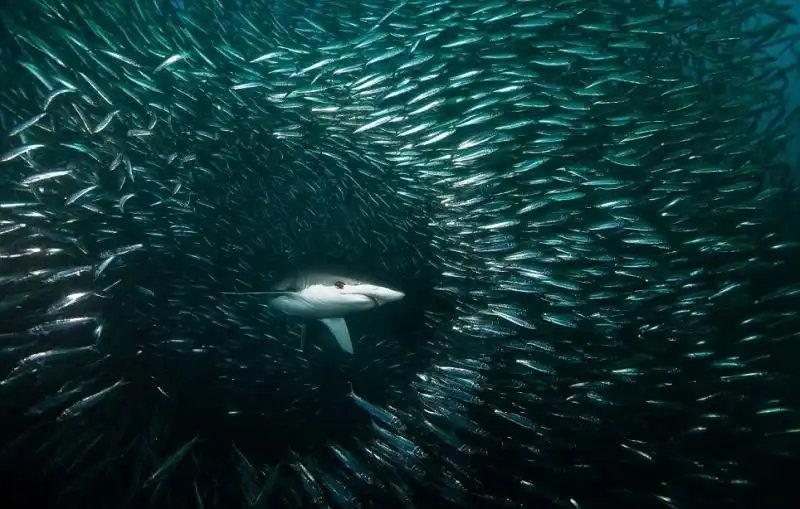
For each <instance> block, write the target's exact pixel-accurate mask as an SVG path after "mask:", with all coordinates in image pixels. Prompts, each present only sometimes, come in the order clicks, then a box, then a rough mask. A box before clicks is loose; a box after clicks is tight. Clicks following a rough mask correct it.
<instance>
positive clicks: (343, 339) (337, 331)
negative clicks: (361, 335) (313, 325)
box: [320, 318, 353, 353]
mask: <svg viewBox="0 0 800 509" xmlns="http://www.w3.org/2000/svg"><path fill="white" fill-rule="evenodd" d="M320 322H322V323H324V324H325V326H326V327H328V329H329V330H330V331H331V333H332V334H333V336H334V337H335V338H336V342H337V343H339V347H340V348H341V349H342V350H344V351H345V352H347V353H353V343H351V342H350V331H348V330H347V323H346V322H345V321H344V318H321V319H320Z"/></svg>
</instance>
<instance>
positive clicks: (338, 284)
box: [333, 281, 344, 290]
mask: <svg viewBox="0 0 800 509" xmlns="http://www.w3.org/2000/svg"><path fill="white" fill-rule="evenodd" d="M333 286H335V287H336V288H338V289H339V290H341V289H342V288H344V282H343V281H337V282H335V283H333Z"/></svg>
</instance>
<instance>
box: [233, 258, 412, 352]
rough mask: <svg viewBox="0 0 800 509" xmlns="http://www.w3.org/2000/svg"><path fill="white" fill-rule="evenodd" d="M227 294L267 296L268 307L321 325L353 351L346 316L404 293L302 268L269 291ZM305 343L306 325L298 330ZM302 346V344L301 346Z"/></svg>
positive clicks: (341, 345) (396, 297)
mask: <svg viewBox="0 0 800 509" xmlns="http://www.w3.org/2000/svg"><path fill="white" fill-rule="evenodd" d="M222 293H224V294H227V295H269V296H270V297H271V298H270V299H269V301H268V302H267V305H268V306H269V307H270V308H273V309H275V310H278V311H280V312H282V313H283V314H285V315H287V316H291V317H294V318H299V319H301V320H316V321H319V322H321V323H322V324H324V325H325V326H326V327H327V328H328V330H329V331H330V332H331V334H332V335H333V337H334V338H335V339H336V342H337V344H338V345H339V348H341V349H342V350H344V351H345V352H347V353H349V354H352V353H353V342H352V340H351V339H350V331H349V330H348V328H347V322H346V321H345V317H346V316H348V315H351V314H353V313H359V312H362V311H368V310H370V309H374V308H377V307H379V306H383V305H384V304H388V303H390V302H396V301H399V300H401V299H403V297H405V293H403V292H401V291H399V290H394V289H392V288H388V287H385V286H382V285H380V284H378V283H375V282H371V281H369V280H368V279H365V278H359V277H353V276H346V275H342V274H332V273H327V272H316V271H311V270H304V271H300V272H297V273H296V274H294V275H292V276H290V277H287V278H284V279H282V280H281V281H280V282H278V284H277V285H275V286H274V287H273V288H272V289H271V290H270V291H268V292H222ZM301 342H302V343H304V342H305V326H303V328H302V329H301ZM301 347H302V345H301Z"/></svg>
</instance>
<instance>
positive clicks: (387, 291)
mask: <svg viewBox="0 0 800 509" xmlns="http://www.w3.org/2000/svg"><path fill="white" fill-rule="evenodd" d="M355 291H356V292H357V293H360V294H361V295H365V296H367V297H369V298H370V299H372V300H373V301H374V302H375V304H377V305H378V306H382V305H384V304H387V303H389V302H395V301H398V300H400V299H402V298H403V297H405V296H406V294H405V293H403V292H401V291H398V290H392V289H391V288H386V287H383V286H377V285H359V286H358V289H357V290H355Z"/></svg>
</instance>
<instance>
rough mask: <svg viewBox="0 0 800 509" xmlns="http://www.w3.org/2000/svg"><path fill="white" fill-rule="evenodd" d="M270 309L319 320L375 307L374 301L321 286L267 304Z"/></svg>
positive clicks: (364, 296) (288, 294)
mask: <svg viewBox="0 0 800 509" xmlns="http://www.w3.org/2000/svg"><path fill="white" fill-rule="evenodd" d="M269 306H270V307H271V308H274V309H277V310H278V311H281V312H283V313H285V314H287V315H291V316H297V317H299V318H306V319H309V320H319V319H320V318H337V317H342V316H345V315H349V314H351V313H357V312H359V311H366V310H368V309H372V308H374V307H375V301H374V300H373V299H372V298H370V297H368V296H366V295H359V294H342V293H340V292H336V291H332V290H329V289H326V288H325V287H322V286H311V287H309V288H306V289H305V290H302V291H300V292H296V293H287V294H286V295H281V296H280V297H276V298H274V299H272V300H271V301H270V302H269Z"/></svg>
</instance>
